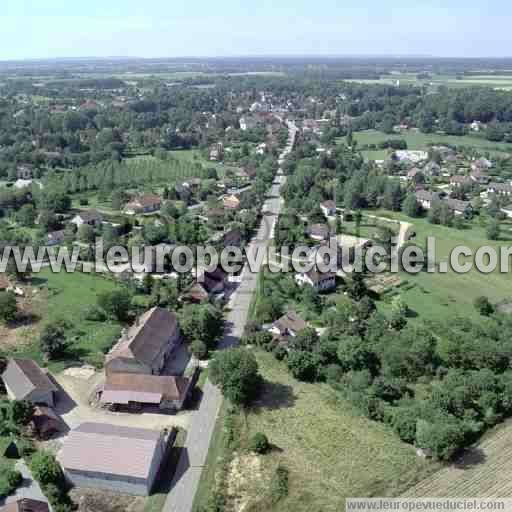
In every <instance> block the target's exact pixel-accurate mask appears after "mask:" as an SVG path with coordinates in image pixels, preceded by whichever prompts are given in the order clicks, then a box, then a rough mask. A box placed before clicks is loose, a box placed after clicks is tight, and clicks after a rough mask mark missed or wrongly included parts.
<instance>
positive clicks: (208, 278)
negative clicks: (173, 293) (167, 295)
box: [182, 267, 228, 303]
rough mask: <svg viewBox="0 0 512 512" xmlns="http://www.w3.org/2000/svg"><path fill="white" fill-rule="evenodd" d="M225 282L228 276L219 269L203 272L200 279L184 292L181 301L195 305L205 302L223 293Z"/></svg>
mask: <svg viewBox="0 0 512 512" xmlns="http://www.w3.org/2000/svg"><path fill="white" fill-rule="evenodd" d="M227 281H228V275H227V274H226V272H224V270H223V269H222V268H221V267H217V268H216V269H215V270H213V271H211V272H203V273H202V274H201V277H200V278H198V279H197V280H195V281H194V282H193V283H192V285H191V286H189V288H188V289H187V290H186V291H185V293H184V294H183V296H182V300H184V301H187V302H195V303H201V302H207V301H209V300H210V299H212V298H214V297H215V296H216V295H220V294H221V293H223V292H224V291H225V289H226V283H227Z"/></svg>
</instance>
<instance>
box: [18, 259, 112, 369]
mask: <svg viewBox="0 0 512 512" xmlns="http://www.w3.org/2000/svg"><path fill="white" fill-rule="evenodd" d="M34 281H35V283H36V284H37V285H38V286H39V287H40V290H39V292H38V293H39V294H40V300H39V302H38V304H39V310H38V311H36V313H37V314H38V315H39V316H40V318H41V320H42V322H43V323H44V322H45V321H48V322H51V321H54V320H56V319H65V320H67V321H68V322H69V323H70V326H71V328H70V340H71V347H70V351H69V352H70V353H69V357H68V358H66V360H64V361H55V362H52V363H50V368H51V369H52V370H54V371H58V370H62V369H63V368H65V367H66V366H67V365H69V364H70V363H72V362H77V361H87V362H90V363H95V364H102V362H103V358H104V352H105V351H106V350H107V349H108V348H110V346H111V345H112V344H113V342H114V341H115V340H116V339H117V337H118V336H119V334H120V330H121V326H120V325H119V324H118V323H116V322H110V321H106V322H92V321H89V320H86V319H85V318H84V313H85V311H86V309H87V307H88V306H90V305H92V304H95V303H96V299H97V296H98V294H99V293H101V292H105V291H109V290H113V289H114V288H115V287H116V284H115V283H114V282H112V281H109V280H107V279H104V278H102V277H98V276H94V275H92V274H83V273H81V272H74V273H66V272H60V273H53V272H51V271H50V269H48V268H46V269H43V270H42V271H41V272H40V273H38V274H34ZM17 355H18V356H20V357H23V356H24V357H30V358H34V359H36V360H37V361H39V362H42V354H41V352H40V351H39V349H38V347H37V346H36V340H32V343H30V344H29V345H28V346H22V347H19V350H18V351H17Z"/></svg>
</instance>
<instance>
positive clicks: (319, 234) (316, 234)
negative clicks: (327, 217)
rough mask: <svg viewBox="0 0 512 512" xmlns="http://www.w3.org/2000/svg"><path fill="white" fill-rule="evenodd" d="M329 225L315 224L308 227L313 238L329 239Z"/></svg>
mask: <svg viewBox="0 0 512 512" xmlns="http://www.w3.org/2000/svg"><path fill="white" fill-rule="evenodd" d="M329 233H330V230H329V226H328V225H327V224H313V225H312V226H310V227H309V228H308V235H309V237H310V238H312V239H313V240H318V241H321V240H327V239H328V238H329Z"/></svg>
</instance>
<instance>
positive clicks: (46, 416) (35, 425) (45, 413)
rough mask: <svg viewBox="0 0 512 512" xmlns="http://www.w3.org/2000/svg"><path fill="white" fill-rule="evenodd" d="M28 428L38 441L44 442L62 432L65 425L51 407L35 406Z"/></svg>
mask: <svg viewBox="0 0 512 512" xmlns="http://www.w3.org/2000/svg"><path fill="white" fill-rule="evenodd" d="M29 428H30V430H31V431H32V432H33V434H34V435H35V436H36V437H37V438H38V439H41V440H46V439H50V438H51V437H52V436H53V435H55V434H58V433H60V432H62V431H63V430H64V429H65V425H64V422H63V421H62V420H61V419H60V417H59V416H58V414H57V413H56V412H55V411H54V410H53V409H52V408H51V407H45V406H41V405H36V407H35V408H34V414H33V415H32V419H31V420H30V423H29Z"/></svg>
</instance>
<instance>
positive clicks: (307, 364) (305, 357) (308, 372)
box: [287, 350, 320, 382]
mask: <svg viewBox="0 0 512 512" xmlns="http://www.w3.org/2000/svg"><path fill="white" fill-rule="evenodd" d="M287 364H288V368H289V370H290V371H291V372H292V375H293V376H294V377H295V378H296V379H298V380H303V381H306V382H313V381H315V380H316V379H317V377H318V370H319V367H320V360H319V356H318V354H313V353H311V352H305V351H303V350H292V351H290V353H289V355H288V359H287Z"/></svg>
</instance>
